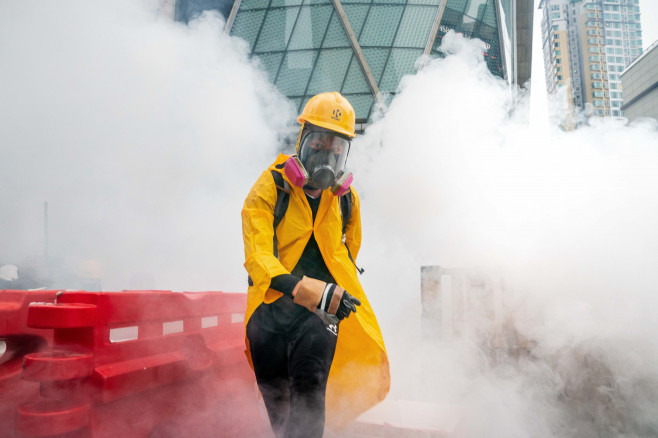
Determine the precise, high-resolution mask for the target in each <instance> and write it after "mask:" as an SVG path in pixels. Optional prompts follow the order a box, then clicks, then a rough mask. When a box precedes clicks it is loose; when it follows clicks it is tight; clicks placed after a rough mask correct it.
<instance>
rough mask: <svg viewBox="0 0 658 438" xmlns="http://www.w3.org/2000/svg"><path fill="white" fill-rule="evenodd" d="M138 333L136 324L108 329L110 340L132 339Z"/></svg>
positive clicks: (114, 341) (115, 341) (123, 340)
mask: <svg viewBox="0 0 658 438" xmlns="http://www.w3.org/2000/svg"><path fill="white" fill-rule="evenodd" d="M138 335H139V327H137V326H136V325H134V326H130V327H119V328H113V329H110V342H111V343H113V344H114V343H117V342H126V341H134V340H135V339H137V336H138Z"/></svg>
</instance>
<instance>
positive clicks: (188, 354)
mask: <svg viewBox="0 0 658 438" xmlns="http://www.w3.org/2000/svg"><path fill="white" fill-rule="evenodd" d="M44 301H47V300H44ZM245 307H246V295H245V294H235V293H223V292H199V293H177V292H170V291H123V292H79V291H73V292H64V293H61V294H60V295H59V296H58V297H57V302H56V304H55V303H53V302H52V300H51V302H49V303H48V302H43V303H34V302H33V303H31V304H30V305H29V307H28V311H27V315H26V318H27V326H28V327H29V328H30V329H29V330H32V332H34V329H39V331H40V332H49V331H50V332H52V333H53V347H52V349H49V350H48V351H40V352H35V353H30V354H27V355H25V357H24V360H23V372H22V378H23V380H24V381H27V382H37V383H38V385H39V395H38V396H36V397H34V398H33V399H31V400H29V401H28V402H26V403H23V404H21V406H19V407H18V409H17V410H16V414H15V418H16V422H15V434H16V435H15V436H16V437H20V438H28V437H53V436H67V437H74V436H75V437H151V438H156V437H206V436H207V437H211V436H212V437H217V436H221V437H227V438H229V437H267V436H270V433H271V432H269V425H268V424H267V423H266V419H265V418H264V417H263V415H262V414H261V412H260V410H259V408H258V404H257V389H256V386H255V380H254V375H253V372H252V370H251V369H250V367H249V365H248V363H247V360H246V357H245V354H244V348H245V346H244V310H245Z"/></svg>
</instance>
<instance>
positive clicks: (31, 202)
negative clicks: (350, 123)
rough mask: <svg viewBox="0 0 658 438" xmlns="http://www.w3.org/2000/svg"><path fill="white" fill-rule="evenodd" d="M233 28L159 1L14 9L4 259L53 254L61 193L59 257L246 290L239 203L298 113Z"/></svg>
mask: <svg viewBox="0 0 658 438" xmlns="http://www.w3.org/2000/svg"><path fill="white" fill-rule="evenodd" d="M223 28H224V22H223V19H222V18H221V17H220V16H219V15H213V14H208V15H204V16H203V17H200V18H199V19H198V20H196V21H194V22H193V23H191V25H190V26H189V27H187V26H184V25H182V24H180V23H173V22H171V20H170V19H169V18H167V17H163V16H158V10H157V2H148V3H147V2H143V1H137V2H135V1H129V0H120V1H116V2H99V1H93V2H88V1H67V2H56V3H43V2H34V1H26V2H3V3H2V5H0V57H1V58H2V65H3V66H2V69H0V95H1V96H2V98H1V99H0V144H1V145H2V146H1V148H2V154H1V155H2V158H1V159H0V205H1V206H2V209H1V211H2V214H1V215H0V230H1V231H0V264H2V263H11V264H18V265H19V269H21V268H22V267H24V265H25V263H26V260H27V263H28V264H29V263H30V259H32V260H33V259H35V256H41V255H42V254H43V253H44V251H45V249H44V247H45V242H44V237H45V236H44V234H45V231H44V213H43V209H44V202H48V254H49V256H50V257H51V259H52V260H51V263H52V264H55V265H56V266H54V267H51V268H52V269H61V270H63V271H70V272H71V273H76V272H77V271H78V266H79V265H80V263H82V262H84V261H85V260H93V261H94V262H95V264H96V266H97V268H96V269H100V271H101V276H102V278H103V287H104V289H105V290H116V289H122V288H131V287H132V288H135V287H140V286H141V287H151V288H158V289H174V290H203V289H206V290H219V289H222V290H228V291H242V290H244V289H245V288H246V287H245V284H246V274H245V273H244V269H243V268H242V263H243V260H241V259H242V258H243V257H241V253H242V249H241V246H242V243H241V242H242V239H241V224H240V214H239V211H240V208H241V205H242V202H243V200H244V198H245V196H246V194H247V192H248V190H249V188H250V186H251V184H252V183H253V181H254V180H255V179H256V177H257V176H258V175H259V173H260V172H261V171H262V169H263V168H264V167H265V166H266V165H267V164H269V163H270V162H271V161H272V157H273V156H274V155H275V153H276V150H277V146H278V145H277V132H278V131H280V130H281V127H282V126H284V125H285V124H286V123H288V122H289V120H291V118H292V113H291V106H290V104H289V103H288V102H287V101H286V100H285V99H284V98H282V97H281V96H280V95H279V94H277V93H276V92H275V91H274V90H273V89H272V87H271V85H269V84H268V82H267V79H266V78H265V76H264V74H263V73H262V72H261V71H260V70H258V69H255V68H254V66H253V64H252V63H251V62H250V61H248V59H247V48H246V45H245V43H244V42H243V41H241V40H238V39H234V38H229V37H226V36H224V35H223ZM36 258H37V259H38V258H39V257H36ZM19 275H20V272H19ZM55 287H66V285H60V286H55ZM68 287H71V286H68Z"/></svg>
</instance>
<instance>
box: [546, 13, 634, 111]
mask: <svg viewBox="0 0 658 438" xmlns="http://www.w3.org/2000/svg"><path fill="white" fill-rule="evenodd" d="M539 7H540V8H543V18H542V48H543V52H544V67H545V72H546V87H547V90H548V91H549V93H555V92H557V91H558V90H559V89H560V88H562V87H567V90H566V94H567V99H568V102H569V105H570V106H571V107H575V108H578V109H585V110H586V113H587V114H588V115H592V116H595V117H605V116H622V115H624V114H623V111H622V105H623V99H624V95H623V90H622V87H621V72H622V71H624V69H625V68H626V66H628V65H629V64H630V63H631V62H633V60H634V59H636V58H637V57H638V56H640V55H641V54H642V26H641V25H640V6H639V0H542V1H541V2H540V5H539Z"/></svg>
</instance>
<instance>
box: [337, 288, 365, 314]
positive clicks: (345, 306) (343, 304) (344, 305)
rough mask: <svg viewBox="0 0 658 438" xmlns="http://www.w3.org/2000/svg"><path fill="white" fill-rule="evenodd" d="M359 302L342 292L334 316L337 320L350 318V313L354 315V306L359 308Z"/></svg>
mask: <svg viewBox="0 0 658 438" xmlns="http://www.w3.org/2000/svg"><path fill="white" fill-rule="evenodd" d="M360 305H361V301H359V300H358V299H357V298H355V297H353V296H352V295H350V294H348V293H347V291H345V292H343V296H342V298H341V300H340V304H339V305H338V310H337V311H336V316H337V317H338V319H339V320H342V319H343V318H347V317H348V316H350V312H355V313H356V306H360Z"/></svg>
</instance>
